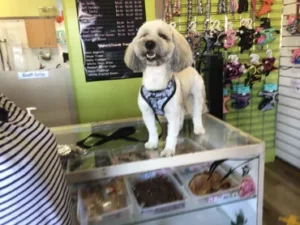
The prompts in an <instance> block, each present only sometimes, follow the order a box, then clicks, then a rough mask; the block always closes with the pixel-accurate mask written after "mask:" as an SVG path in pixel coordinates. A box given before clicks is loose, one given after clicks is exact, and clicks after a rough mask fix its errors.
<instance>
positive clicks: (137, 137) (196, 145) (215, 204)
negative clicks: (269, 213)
mask: <svg viewBox="0 0 300 225" xmlns="http://www.w3.org/2000/svg"><path fill="white" fill-rule="evenodd" d="M203 123H204V127H205V129H206V133H205V135H202V136H196V135H194V134H193V132H192V131H193V128H192V121H191V120H190V119H186V120H185V123H184V126H183V129H182V131H181V133H180V135H179V138H178V145H177V148H176V155H175V156H174V157H171V158H161V157H160V155H159V152H160V151H161V150H162V149H163V147H164V140H165V135H163V137H162V138H161V141H160V144H159V149H158V150H155V151H154V150H152V151H150V150H145V149H144V141H145V140H146V139H147V135H148V133H147V130H146V128H145V126H144V123H143V121H142V119H127V120H118V121H106V122H101V123H92V124H82V125H76V126H66V127H55V128H52V131H53V132H54V133H55V135H56V137H57V141H58V144H59V151H60V153H61V155H62V163H63V165H64V168H65V171H66V178H67V180H68V182H69V184H70V186H71V189H72V197H73V198H74V200H75V201H76V203H77V204H76V205H77V206H76V214H77V219H78V221H80V224H82V225H85V224H101V225H102V224H105V225H129V224H146V225H177V224H178V225H182V224H186V225H194V224H195V225H196V224H197V225H198V224H204V225H234V224H236V225H242V224H245V225H262V204H263V202H262V201H263V182H264V151H265V147H264V143H263V142H261V141H260V140H258V139H256V138H253V137H251V136H249V135H248V134H246V133H244V132H242V131H240V130H238V129H236V128H234V127H232V126H230V125H228V124H226V123H224V122H222V121H220V120H218V119H216V118H215V117H213V116H211V115H204V118H203ZM166 126H167V124H166V121H163V120H162V130H163V131H166ZM91 134H93V135H91ZM163 134H164V132H163ZM89 135H91V136H90V138H88V139H86V140H85V138H86V137H88V136H89ZM76 143H78V144H80V146H81V148H79V147H75V146H76ZM83 146H85V147H84V148H83ZM70 151H71V152H72V154H69V153H70ZM66 152H68V154H65V153H66ZM64 155H66V156H64Z"/></svg>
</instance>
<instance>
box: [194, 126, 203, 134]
mask: <svg viewBox="0 0 300 225" xmlns="http://www.w3.org/2000/svg"><path fill="white" fill-rule="evenodd" d="M204 133H205V129H204V127H203V126H199V127H195V128H194V134H196V135H202V134H204Z"/></svg>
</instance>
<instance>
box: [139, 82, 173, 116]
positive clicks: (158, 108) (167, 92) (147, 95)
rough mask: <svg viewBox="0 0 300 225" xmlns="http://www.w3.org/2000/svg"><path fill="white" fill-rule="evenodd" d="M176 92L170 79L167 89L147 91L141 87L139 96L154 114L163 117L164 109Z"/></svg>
mask: <svg viewBox="0 0 300 225" xmlns="http://www.w3.org/2000/svg"><path fill="white" fill-rule="evenodd" d="M175 92H176V82H175V79H174V78H172V79H171V80H170V81H169V83H168V85H167V87H166V88H165V89H163V90H159V91H148V90H147V89H146V87H145V86H144V85H143V86H142V88H141V95H142V97H143V98H144V100H145V101H146V102H147V103H148V105H149V106H150V107H151V108H152V110H153V112H154V114H156V115H164V114H165V112H164V108H165V106H166V104H167V103H168V102H169V100H170V99H171V98H172V97H173V96H174V94H175Z"/></svg>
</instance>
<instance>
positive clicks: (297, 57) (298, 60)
mask: <svg viewBox="0 0 300 225" xmlns="http://www.w3.org/2000/svg"><path fill="white" fill-rule="evenodd" d="M291 63H293V64H300V48H297V49H293V50H292V58H291Z"/></svg>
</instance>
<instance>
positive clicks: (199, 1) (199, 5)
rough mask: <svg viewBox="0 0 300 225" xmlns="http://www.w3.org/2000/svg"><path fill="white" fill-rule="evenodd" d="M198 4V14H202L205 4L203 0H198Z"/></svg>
mask: <svg viewBox="0 0 300 225" xmlns="http://www.w3.org/2000/svg"><path fill="white" fill-rule="evenodd" d="M197 3H198V6H197V12H198V15H202V14H203V4H202V0H197Z"/></svg>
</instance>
